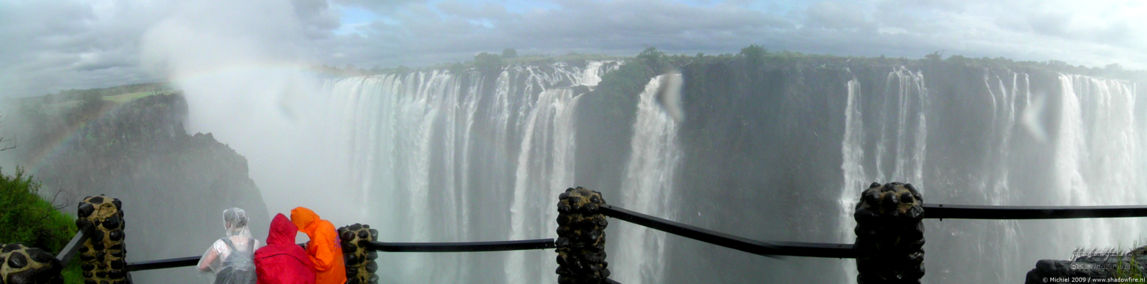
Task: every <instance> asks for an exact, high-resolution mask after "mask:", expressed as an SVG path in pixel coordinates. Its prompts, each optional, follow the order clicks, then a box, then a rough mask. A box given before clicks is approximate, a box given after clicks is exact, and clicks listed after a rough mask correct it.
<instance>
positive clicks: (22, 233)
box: [0, 168, 82, 283]
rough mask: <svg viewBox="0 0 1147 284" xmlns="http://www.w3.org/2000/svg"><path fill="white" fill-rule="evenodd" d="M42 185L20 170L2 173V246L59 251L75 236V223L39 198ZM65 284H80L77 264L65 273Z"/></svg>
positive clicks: (0, 217) (0, 185) (0, 219)
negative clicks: (12, 245) (19, 244)
mask: <svg viewBox="0 0 1147 284" xmlns="http://www.w3.org/2000/svg"><path fill="white" fill-rule="evenodd" d="M39 189H40V184H39V183H38V182H36V181H34V180H33V179H32V177H31V176H28V175H25V174H24V171H23V170H21V169H19V168H17V169H16V173H15V174H14V175H11V176H9V175H4V174H3V173H0V243H5V244H10V243H21V244H24V245H27V246H32V247H37V248H40V249H43V250H46V251H48V252H50V253H53V254H54V253H56V252H59V251H60V250H61V249H63V248H64V246H65V245H67V243H68V241H70V240H71V239H72V237H73V236H75V234H76V222H75V219H73V218H72V217H71V216H68V215H66V214H64V213H62V212H60V211H58V210H56V208H55V207H54V206H53V205H52V203H51V202H49V201H48V200H45V199H44V198H43V197H41V196H40V195H39ZM64 276H65V281H66V283H81V282H82V279H80V276H81V275H80V269H79V264H78V263H75V262H73V263H69V264H68V265H67V266H66V267H65V271H64Z"/></svg>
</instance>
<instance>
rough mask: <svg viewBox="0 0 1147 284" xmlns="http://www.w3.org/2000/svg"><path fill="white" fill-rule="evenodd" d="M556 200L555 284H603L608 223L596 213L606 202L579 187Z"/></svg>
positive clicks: (599, 195) (605, 274)
mask: <svg viewBox="0 0 1147 284" xmlns="http://www.w3.org/2000/svg"><path fill="white" fill-rule="evenodd" d="M558 198H559V200H558V220H557V221H558V239H557V253H558V269H557V273H558V283H606V281H607V280H608V279H609V268H608V267H607V266H608V264H607V263H606V261H605V227H606V225H608V224H609V223H608V222H607V221H606V219H605V215H602V214H601V213H599V212H598V208H601V206H604V205H605V199H604V198H602V197H601V193H600V192H597V191H591V190H588V189H585V188H581V187H576V188H570V189H566V191H565V192H564V193H562V194H561V195H560V196H559V197H558ZM634 245H636V244H634Z"/></svg>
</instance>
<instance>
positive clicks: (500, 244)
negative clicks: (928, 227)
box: [56, 204, 1147, 283]
mask: <svg viewBox="0 0 1147 284" xmlns="http://www.w3.org/2000/svg"><path fill="white" fill-rule="evenodd" d="M923 207H924V209H925V210H924V212H925V213H924V216H923V218H927V219H941V220H942V219H986V220H1012V219H1018V220H1025V219H1069V218H1124V217H1147V206H977V205H945V204H926V205H924V206H923ZM599 210H600V212H601V214H604V215H606V216H609V217H612V218H616V219H620V220H623V221H627V222H630V223H633V224H637V225H640V226H645V227H648V228H652V229H656V230H660V231H663V232H666V233H670V234H674V235H678V236H682V237H686V238H690V239H694V240H698V241H702V242H705V243H709V244H713V245H717V246H722V247H726V248H731V249H735V250H739V251H743V252H747V253H752V254H756V255H762V256H767V257H777V256H798V257H824V258H855V257H856V252H855V249H854V246H853V245H852V244H838V243H806V242H766V241H758V240H753V239H748V238H744V237H739V236H734V235H730V234H725V233H722V232H717V231H713V230H708V229H704V228H700V227H696V226H691V225H687V224H682V223H679V222H674V221H671V220H667V219H662V218H658V217H653V216H650V215H646V214H642V213H638V212H634V211H630V210H628V209H625V208H621V207H617V206H612V205H605V206H602V207H601V208H600V209H599ZM84 239H85V236H84V234H83V232H79V233H77V234H76V235H75V237H73V238H72V240H71V241H70V242H68V245H67V246H65V248H64V249H63V250H61V251H60V252H59V254H57V256H56V258H57V259H58V260H60V261H61V262H62V263H67V262H68V261H69V260H70V259H72V258H73V256H74V255H75V253H76V251H77V249H78V247H79V246H80V243H82V242H83V240H84ZM368 247H369V248H370V249H372V250H375V251H384V252H435V253H440V252H481V251H513V250H534V249H553V248H555V247H556V243H555V240H554V239H532V240H514V241H488V242H427V243H409V242H371V243H370V244H369V246H368ZM199 258H200V257H198V256H190V257H180V258H169V259H158V260H149V261H141V262H133V263H129V264H128V265H127V270H128V271H143V270H153V269H166V268H175V267H185V266H194V265H195V264H196V263H197V262H198V261H199ZM615 283H616V282H615Z"/></svg>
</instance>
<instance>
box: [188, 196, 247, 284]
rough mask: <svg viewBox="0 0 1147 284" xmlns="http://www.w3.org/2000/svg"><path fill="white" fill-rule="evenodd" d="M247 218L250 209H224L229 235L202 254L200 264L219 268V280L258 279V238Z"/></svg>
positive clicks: (217, 279)
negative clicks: (256, 261)
mask: <svg viewBox="0 0 1147 284" xmlns="http://www.w3.org/2000/svg"><path fill="white" fill-rule="evenodd" d="M247 221H248V220H247V211H244V210H243V209H241V208H234V207H232V208H228V209H226V210H223V230H224V232H225V236H224V237H223V238H220V239H218V240H216V241H215V243H213V244H212V245H211V247H210V248H208V249H207V251H206V252H204V253H203V257H200V258H199V267H201V268H202V267H210V268H211V271H212V272H215V276H216V277H215V283H254V282H255V267H254V266H255V263H254V260H253V255H254V253H255V249H256V248H258V241H257V240H255V239H254V238H252V237H251V230H249V229H247Z"/></svg>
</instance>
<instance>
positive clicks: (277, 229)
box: [255, 213, 315, 284]
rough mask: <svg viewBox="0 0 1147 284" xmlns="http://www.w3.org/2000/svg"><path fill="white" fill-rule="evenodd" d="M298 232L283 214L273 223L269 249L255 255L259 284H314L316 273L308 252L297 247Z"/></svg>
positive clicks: (258, 251)
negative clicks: (296, 235)
mask: <svg viewBox="0 0 1147 284" xmlns="http://www.w3.org/2000/svg"><path fill="white" fill-rule="evenodd" d="M297 232H298V228H297V227H295V224H294V223H291V221H290V220H288V219H287V216H283V214H281V213H280V214H278V215H275V218H274V219H273V220H271V232H270V233H268V234H267V246H264V247H262V248H260V249H259V250H256V251H255V270H256V274H258V276H259V284H280V283H283V284H288V283H289V284H315V271H314V268H313V265H312V264H311V260H310V258H309V257H308V256H307V252H305V251H303V248H300V247H299V246H298V245H295V234H297Z"/></svg>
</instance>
